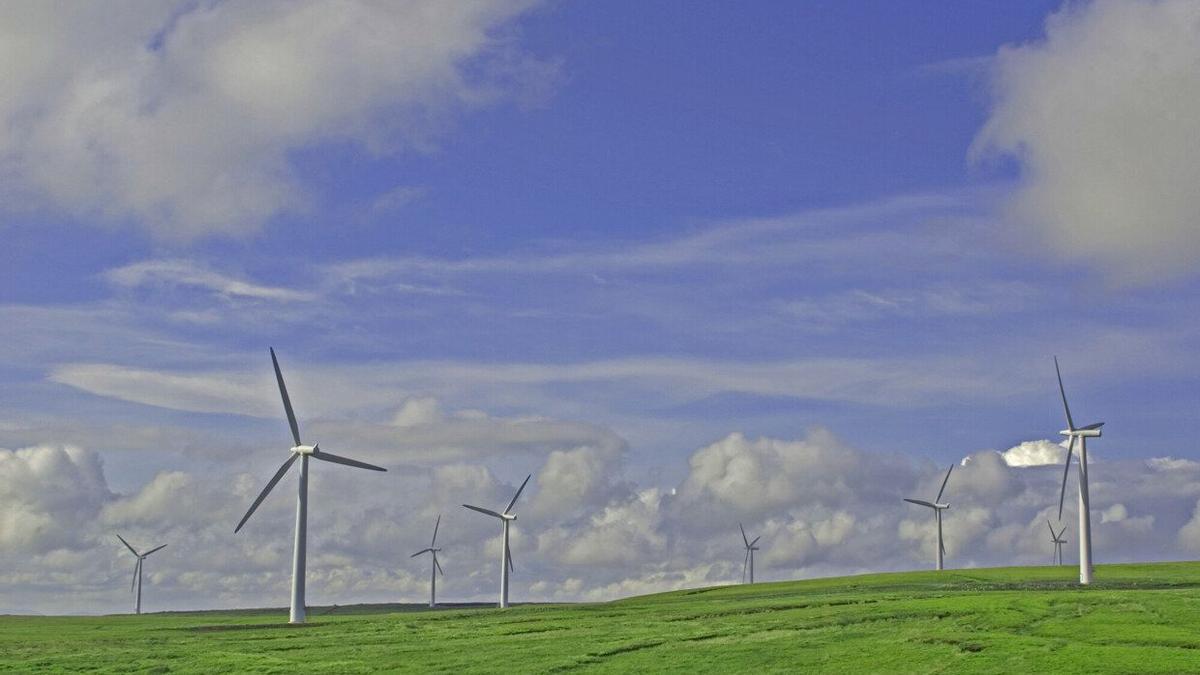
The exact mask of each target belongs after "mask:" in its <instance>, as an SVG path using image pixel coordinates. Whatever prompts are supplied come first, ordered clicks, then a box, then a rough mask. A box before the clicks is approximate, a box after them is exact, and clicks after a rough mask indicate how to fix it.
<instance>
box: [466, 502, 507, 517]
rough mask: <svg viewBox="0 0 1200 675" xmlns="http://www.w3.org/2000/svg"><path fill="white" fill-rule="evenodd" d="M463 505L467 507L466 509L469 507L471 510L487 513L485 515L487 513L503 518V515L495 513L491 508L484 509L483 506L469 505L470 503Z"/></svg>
mask: <svg viewBox="0 0 1200 675" xmlns="http://www.w3.org/2000/svg"><path fill="white" fill-rule="evenodd" d="M463 507H465V508H468V509H471V510H472V511H478V512H480V513H486V514H487V515H489V516H494V517H496V518H499V519H500V520H504V516H502V515H500V514H499V513H496V512H495V511H493V510H491V509H485V508H481V507H478V506H471V505H470V504H463Z"/></svg>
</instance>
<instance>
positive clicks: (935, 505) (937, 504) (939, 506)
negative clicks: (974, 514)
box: [904, 464, 954, 570]
mask: <svg viewBox="0 0 1200 675" xmlns="http://www.w3.org/2000/svg"><path fill="white" fill-rule="evenodd" d="M952 471H954V465H953V464H951V465H950V470H949V471H947V472H946V477H945V478H943V479H942V488H941V489H940V490H938V493H937V497H934V498H933V501H932V502H927V501H924V500H921V499H909V498H908V497H905V498H904V501H906V502H909V503H912V504H916V505H918V506H928V507H929V508H931V509H933V518H934V520H935V521H937V567H935V568H934V569H938V570H940V569H942V563H943V558H945V556H946V545H945V544H943V543H942V511H944V510H946V509H948V508H950V505H949V504H943V503H941V499H942V493H943V492H945V491H946V483H947V482H949V480H950V473H951V472H952Z"/></svg>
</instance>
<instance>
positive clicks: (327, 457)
mask: <svg viewBox="0 0 1200 675" xmlns="http://www.w3.org/2000/svg"><path fill="white" fill-rule="evenodd" d="M312 458H313V459H320V460H323V461H326V462H333V463H334V464H345V465H346V466H354V467H358V468H360V469H370V470H371V471H387V469H385V468H383V467H382V466H375V465H374V464H367V463H366V462H360V461H358V460H357V459H350V458H348V457H342V456H340V455H331V454H329V453H328V452H325V451H324V450H321V451H318V452H314V453H313V454H312Z"/></svg>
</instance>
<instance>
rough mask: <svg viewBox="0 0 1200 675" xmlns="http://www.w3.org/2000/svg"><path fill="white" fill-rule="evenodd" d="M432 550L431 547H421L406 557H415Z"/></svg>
mask: <svg viewBox="0 0 1200 675" xmlns="http://www.w3.org/2000/svg"><path fill="white" fill-rule="evenodd" d="M432 550H433V549H431V548H423V549H421V550H420V551H417V552H416V553H414V554H412V555H410V556H408V557H410V558H415V557H417V556H419V555H421V554H422V553H429V552H430V551H432Z"/></svg>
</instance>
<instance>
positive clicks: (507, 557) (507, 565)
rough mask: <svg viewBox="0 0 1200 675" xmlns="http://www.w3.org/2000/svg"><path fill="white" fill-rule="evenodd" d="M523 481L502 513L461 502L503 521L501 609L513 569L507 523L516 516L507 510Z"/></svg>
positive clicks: (518, 493)
mask: <svg viewBox="0 0 1200 675" xmlns="http://www.w3.org/2000/svg"><path fill="white" fill-rule="evenodd" d="M530 478H533V474H529V475H528V476H526V477H525V483H528V482H529V479H530ZM525 483H521V487H519V488H517V494H515V495H513V498H512V501H511V502H509V503H508V506H507V507H505V509H504V512H503V513H496V512H495V511H492V510H491V509H485V508H480V507H478V506H471V505H470V504H463V506H465V507H467V508H468V509H471V510H472V511H478V512H480V513H482V514H485V515H488V516H492V517H494V518H499V519H500V521H501V522H503V523H504V543H503V544H502V545H501V547H500V549H501V550H500V608H501V609H504V608H505V607H508V572H509V570H512V569H513V562H512V554H511V553H509V552H508V524H509V523H511V522H512V521H514V520H516V519H517V516H516V514H513V513H509V511H512V507H513V505H514V504H516V503H517V497H520V496H521V491H522V490H524V489H525Z"/></svg>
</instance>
